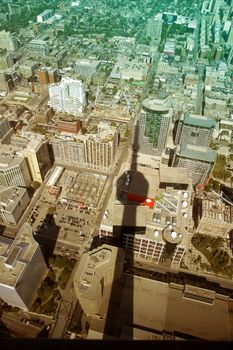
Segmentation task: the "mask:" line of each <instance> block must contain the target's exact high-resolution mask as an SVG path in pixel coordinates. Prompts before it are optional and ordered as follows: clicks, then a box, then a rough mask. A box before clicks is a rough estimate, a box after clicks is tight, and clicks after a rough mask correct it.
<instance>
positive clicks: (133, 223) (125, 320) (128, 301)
mask: <svg viewBox="0 0 233 350" xmlns="http://www.w3.org/2000/svg"><path fill="white" fill-rule="evenodd" d="M139 127H140V126H139V123H138V121H137V122H136V124H135V125H134V129H133V138H132V150H131V151H132V152H131V153H132V155H131V161H130V164H129V167H128V169H127V170H126V171H125V172H124V173H123V174H122V175H121V176H120V177H119V178H118V180H117V183H116V203H115V222H114V225H113V241H112V242H111V244H112V245H114V246H117V247H119V248H122V249H124V252H125V261H124V268H123V273H122V275H121V278H120V279H117V278H116V279H114V282H113V285H112V288H111V293H110V299H109V306H108V311H107V315H106V323H105V329H104V337H103V339H109V336H110V337H114V339H121V340H133V339H134V337H133V327H135V326H136V325H135V311H136V310H135V302H136V301H135V298H134V295H135V291H134V254H136V253H137V251H136V247H135V243H134V241H135V235H136V234H144V233H145V224H143V225H142V221H143V220H141V210H140V209H142V208H140V209H139V207H142V206H144V205H145V203H146V199H147V195H148V182H147V180H146V179H145V177H144V175H143V173H142V172H140V171H138V167H137V156H138V151H139V148H140V145H139V142H138V140H139ZM144 222H145V220H144Z"/></svg>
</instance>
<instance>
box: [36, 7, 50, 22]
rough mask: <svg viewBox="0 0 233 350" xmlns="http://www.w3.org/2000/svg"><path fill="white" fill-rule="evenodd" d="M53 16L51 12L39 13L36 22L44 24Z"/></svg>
mask: <svg viewBox="0 0 233 350" xmlns="http://www.w3.org/2000/svg"><path fill="white" fill-rule="evenodd" d="M52 16H53V10H50V9H48V10H45V11H44V12H42V13H40V14H39V15H38V16H37V22H38V23H43V22H45V21H46V20H47V19H49V18H51V17H52Z"/></svg>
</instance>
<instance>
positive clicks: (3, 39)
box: [0, 30, 19, 51]
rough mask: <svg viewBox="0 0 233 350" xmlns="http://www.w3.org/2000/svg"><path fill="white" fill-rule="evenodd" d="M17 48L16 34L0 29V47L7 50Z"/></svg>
mask: <svg viewBox="0 0 233 350" xmlns="http://www.w3.org/2000/svg"><path fill="white" fill-rule="evenodd" d="M18 48H19V43H18V40H17V38H16V36H15V35H14V34H12V33H10V32H6V31H5V30H2V31H1V32H0V49H6V50H7V51H15V50H17V49H18Z"/></svg>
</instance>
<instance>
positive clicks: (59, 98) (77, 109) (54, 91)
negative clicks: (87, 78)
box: [48, 78, 86, 115]
mask: <svg viewBox="0 0 233 350" xmlns="http://www.w3.org/2000/svg"><path fill="white" fill-rule="evenodd" d="M49 97H50V99H49V102H48V104H49V106H50V107H52V108H53V109H54V110H55V111H58V112H64V113H68V114H73V115H80V114H81V113H82V112H83V110H84V108H85V106H86V97H85V92H84V87H83V83H82V82H81V81H80V80H77V79H71V78H62V80H61V82H60V83H58V84H51V85H50V87H49Z"/></svg>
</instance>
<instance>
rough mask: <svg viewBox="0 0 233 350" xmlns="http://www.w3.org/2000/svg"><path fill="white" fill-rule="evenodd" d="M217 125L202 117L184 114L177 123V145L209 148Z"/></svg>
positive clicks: (211, 120)
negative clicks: (183, 144) (184, 144)
mask: <svg viewBox="0 0 233 350" xmlns="http://www.w3.org/2000/svg"><path fill="white" fill-rule="evenodd" d="M215 126H216V123H215V121H214V120H213V119H211V118H207V117H204V116H201V115H195V114H190V113H187V112H186V113H183V114H182V115H181V116H180V119H179V121H178V123H177V130H176V136H175V144H179V143H186V144H192V145H199V146H209V145H210V142H211V140H212V136H213V132H214V128H215Z"/></svg>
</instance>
